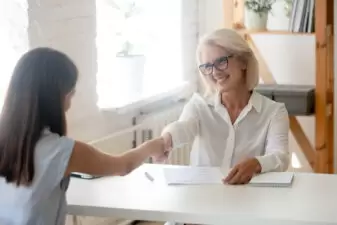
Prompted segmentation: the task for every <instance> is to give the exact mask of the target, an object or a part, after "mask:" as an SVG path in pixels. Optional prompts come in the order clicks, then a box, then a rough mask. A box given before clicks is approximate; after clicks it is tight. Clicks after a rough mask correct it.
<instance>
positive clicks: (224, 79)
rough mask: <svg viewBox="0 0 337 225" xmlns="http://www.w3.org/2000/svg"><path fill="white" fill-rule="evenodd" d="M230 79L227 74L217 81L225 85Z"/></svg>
mask: <svg viewBox="0 0 337 225" xmlns="http://www.w3.org/2000/svg"><path fill="white" fill-rule="evenodd" d="M228 78H229V75H228V74H226V75H224V76H222V77H221V78H219V79H216V81H217V82H218V83H223V82H226V81H227V80H228Z"/></svg>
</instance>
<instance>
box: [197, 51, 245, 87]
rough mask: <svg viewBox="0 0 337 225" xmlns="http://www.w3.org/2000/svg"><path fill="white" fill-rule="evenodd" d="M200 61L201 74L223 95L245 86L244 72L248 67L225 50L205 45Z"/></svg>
mask: <svg viewBox="0 0 337 225" xmlns="http://www.w3.org/2000/svg"><path fill="white" fill-rule="evenodd" d="M200 61H201V64H200V65H199V69H200V72H201V73H202V74H203V76H206V79H207V80H208V81H209V82H211V83H212V84H213V85H215V87H216V89H217V90H218V91H220V92H221V93H222V92H229V91H233V90H236V89H238V88H241V87H242V85H245V78H244V73H243V70H245V69H246V65H244V63H242V62H241V61H239V60H238V59H237V58H236V57H235V56H234V55H231V54H229V53H228V52H226V51H225V50H224V49H223V48H221V47H218V46H215V45H205V46H204V47H203V48H202V50H201V55H200Z"/></svg>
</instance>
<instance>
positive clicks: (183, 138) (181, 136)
mask: <svg viewBox="0 0 337 225" xmlns="http://www.w3.org/2000/svg"><path fill="white" fill-rule="evenodd" d="M199 124H200V122H199V117H198V112H197V110H196V107H195V101H194V98H193V97H192V98H191V100H190V101H189V102H188V103H187V104H186V105H185V106H184V108H183V111H182V113H181V115H180V117H179V120H178V121H175V122H173V123H170V124H168V125H167V126H166V127H165V128H164V129H163V131H162V134H164V133H169V134H170V135H171V136H172V148H173V149H175V148H179V147H182V146H183V145H185V144H190V143H192V142H193V141H194V138H195V136H196V135H197V134H198V133H199V129H200V128H199Z"/></svg>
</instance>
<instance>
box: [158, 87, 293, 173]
mask: <svg viewBox="0 0 337 225" xmlns="http://www.w3.org/2000/svg"><path fill="white" fill-rule="evenodd" d="M165 132H169V133H170V134H171V135H172V143H173V149H177V148H180V147H182V145H185V144H191V143H193V145H192V151H191V156H190V164H191V165H195V166H219V167H222V168H223V169H227V170H228V169H230V168H232V167H233V166H235V165H236V164H237V163H239V162H240V161H242V160H244V159H246V158H251V157H256V159H257V160H258V161H259V162H260V164H261V167H262V172H268V171H285V170H287V169H288V164H289V151H288V132H289V118H288V112H287V110H286V108H285V106H284V104H283V103H278V102H275V101H272V100H271V99H268V98H267V97H265V96H262V95H260V94H259V93H257V92H253V93H252V95H251V97H250V100H249V102H248V104H247V105H246V107H245V108H244V109H243V110H242V111H241V113H240V115H239V116H238V118H237V119H236V121H235V123H234V124H232V123H231V120H230V117H229V114H228V112H227V110H226V108H225V107H224V106H223V105H222V104H221V100H220V95H219V94H217V95H215V97H214V98H210V99H206V98H203V97H202V96H200V95H199V94H194V95H193V96H192V98H191V99H190V100H189V102H188V103H187V104H186V105H185V107H184V109H183V112H182V114H181V116H180V118H179V120H178V121H176V122H173V123H171V124H169V125H168V126H167V127H165V129H164V130H163V133H165Z"/></svg>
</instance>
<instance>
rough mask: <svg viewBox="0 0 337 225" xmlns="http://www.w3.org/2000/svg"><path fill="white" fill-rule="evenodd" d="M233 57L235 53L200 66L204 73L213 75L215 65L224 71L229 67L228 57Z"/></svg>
mask: <svg viewBox="0 0 337 225" xmlns="http://www.w3.org/2000/svg"><path fill="white" fill-rule="evenodd" d="M231 57H233V55H228V56H222V57H220V58H217V59H216V60H215V61H214V63H205V64H201V65H200V66H199V70H200V72H201V73H202V74H204V75H207V76H208V75H212V73H213V67H215V68H216V69H217V70H219V71H224V70H226V69H227V68H228V59H229V58H231Z"/></svg>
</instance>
